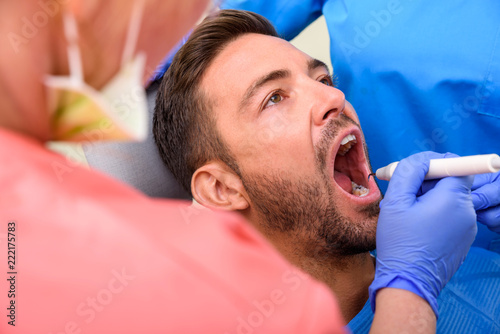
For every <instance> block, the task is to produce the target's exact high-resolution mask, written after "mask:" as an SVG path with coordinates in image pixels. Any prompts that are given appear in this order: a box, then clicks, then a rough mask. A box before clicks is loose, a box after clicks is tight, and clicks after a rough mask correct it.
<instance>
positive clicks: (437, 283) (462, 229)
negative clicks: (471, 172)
mask: <svg viewBox="0 0 500 334" xmlns="http://www.w3.org/2000/svg"><path fill="white" fill-rule="evenodd" d="M452 156H455V155H451V154H446V155H445V154H438V153H434V152H422V153H418V154H415V155H413V156H410V157H409V158H406V159H403V160H401V161H400V163H399V165H398V167H397V168H396V170H395V172H394V175H393V176H392V178H391V181H390V183H389V187H388V189H387V192H386V195H385V198H384V200H383V201H382V202H381V203H380V209H381V210H380V216H379V220H378V226H377V265H376V271H375V279H374V281H373V282H372V284H371V285H370V288H369V293H370V301H371V306H372V309H373V310H374V311H375V297H376V293H377V291H378V290H379V289H382V288H386V287H392V288H401V289H406V290H409V291H411V292H414V293H416V294H417V295H419V296H420V297H422V298H424V299H425V300H427V302H429V304H430V306H431V307H432V309H433V310H434V313H435V314H436V317H437V316H438V312H437V308H438V307H437V301H436V298H437V297H438V295H439V293H440V291H441V289H442V288H443V287H444V286H445V284H446V283H447V282H448V281H449V280H450V278H451V277H452V275H453V274H454V273H455V272H456V271H457V269H458V268H459V266H460V265H461V264H462V262H463V260H464V259H465V256H466V254H467V252H468V251H469V248H470V246H471V244H472V242H473V240H474V237H475V235H476V231H477V226H476V213H475V210H474V206H473V204H472V198H471V186H472V182H473V177H472V176H466V177H447V178H444V179H441V180H439V181H437V182H436V181H426V182H425V183H427V184H425V183H424V186H423V187H422V183H423V180H424V176H425V174H426V173H427V171H428V168H429V160H430V159H437V158H445V157H452ZM429 185H431V187H429Z"/></svg>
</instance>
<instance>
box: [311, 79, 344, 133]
mask: <svg viewBox="0 0 500 334" xmlns="http://www.w3.org/2000/svg"><path fill="white" fill-rule="evenodd" d="M318 85H321V86H322V87H321V86H318V88H317V90H316V92H315V94H314V95H315V103H314V106H313V110H312V122H313V124H314V125H317V126H322V125H324V124H326V123H327V122H328V121H329V119H330V118H336V117H338V116H339V115H340V114H341V113H342V112H343V111H344V109H345V95H344V93H343V92H342V91H341V90H339V89H337V88H334V87H331V86H326V85H324V84H321V83H318Z"/></svg>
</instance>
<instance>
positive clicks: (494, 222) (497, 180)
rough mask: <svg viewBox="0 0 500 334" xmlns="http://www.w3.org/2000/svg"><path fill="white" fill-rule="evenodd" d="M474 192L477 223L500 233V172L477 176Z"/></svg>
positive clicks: (473, 200) (473, 198)
mask: <svg viewBox="0 0 500 334" xmlns="http://www.w3.org/2000/svg"><path fill="white" fill-rule="evenodd" d="M472 190H473V191H472V194H471V195H472V202H473V203H474V208H475V209H476V210H477V211H476V213H477V221H478V222H480V223H481V224H484V225H486V226H488V228H489V229H490V230H491V231H493V232H497V233H500V205H499V204H500V172H497V173H488V174H479V175H476V176H475V178H474V183H473V184H472Z"/></svg>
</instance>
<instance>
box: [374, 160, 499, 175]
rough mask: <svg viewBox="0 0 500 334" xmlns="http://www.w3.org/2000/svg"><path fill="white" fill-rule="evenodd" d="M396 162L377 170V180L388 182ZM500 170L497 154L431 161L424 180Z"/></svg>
mask: <svg viewBox="0 0 500 334" xmlns="http://www.w3.org/2000/svg"><path fill="white" fill-rule="evenodd" d="M398 163H399V162H398V161H396V162H393V163H391V164H389V165H387V166H385V167H382V168H379V169H377V172H376V173H375V176H377V179H379V180H385V181H389V180H390V179H391V176H392V173H393V172H394V170H395V169H396V166H397V165H398ZM499 170H500V156H498V154H482V155H470V156H467V157H457V158H447V159H431V160H430V164H429V171H428V172H427V174H426V175H425V180H432V179H440V178H443V177H446V176H465V175H475V174H483V173H495V172H498V171H499Z"/></svg>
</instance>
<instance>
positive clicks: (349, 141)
mask: <svg viewBox="0 0 500 334" xmlns="http://www.w3.org/2000/svg"><path fill="white" fill-rule="evenodd" d="M356 143H357V141H356V136H354V135H352V134H349V135H347V136H345V137H344V139H342V141H341V142H340V148H339V151H338V152H337V154H340V155H345V154H346V153H347V152H348V151H349V150H350V149H351V147H352V145H354V144H356Z"/></svg>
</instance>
